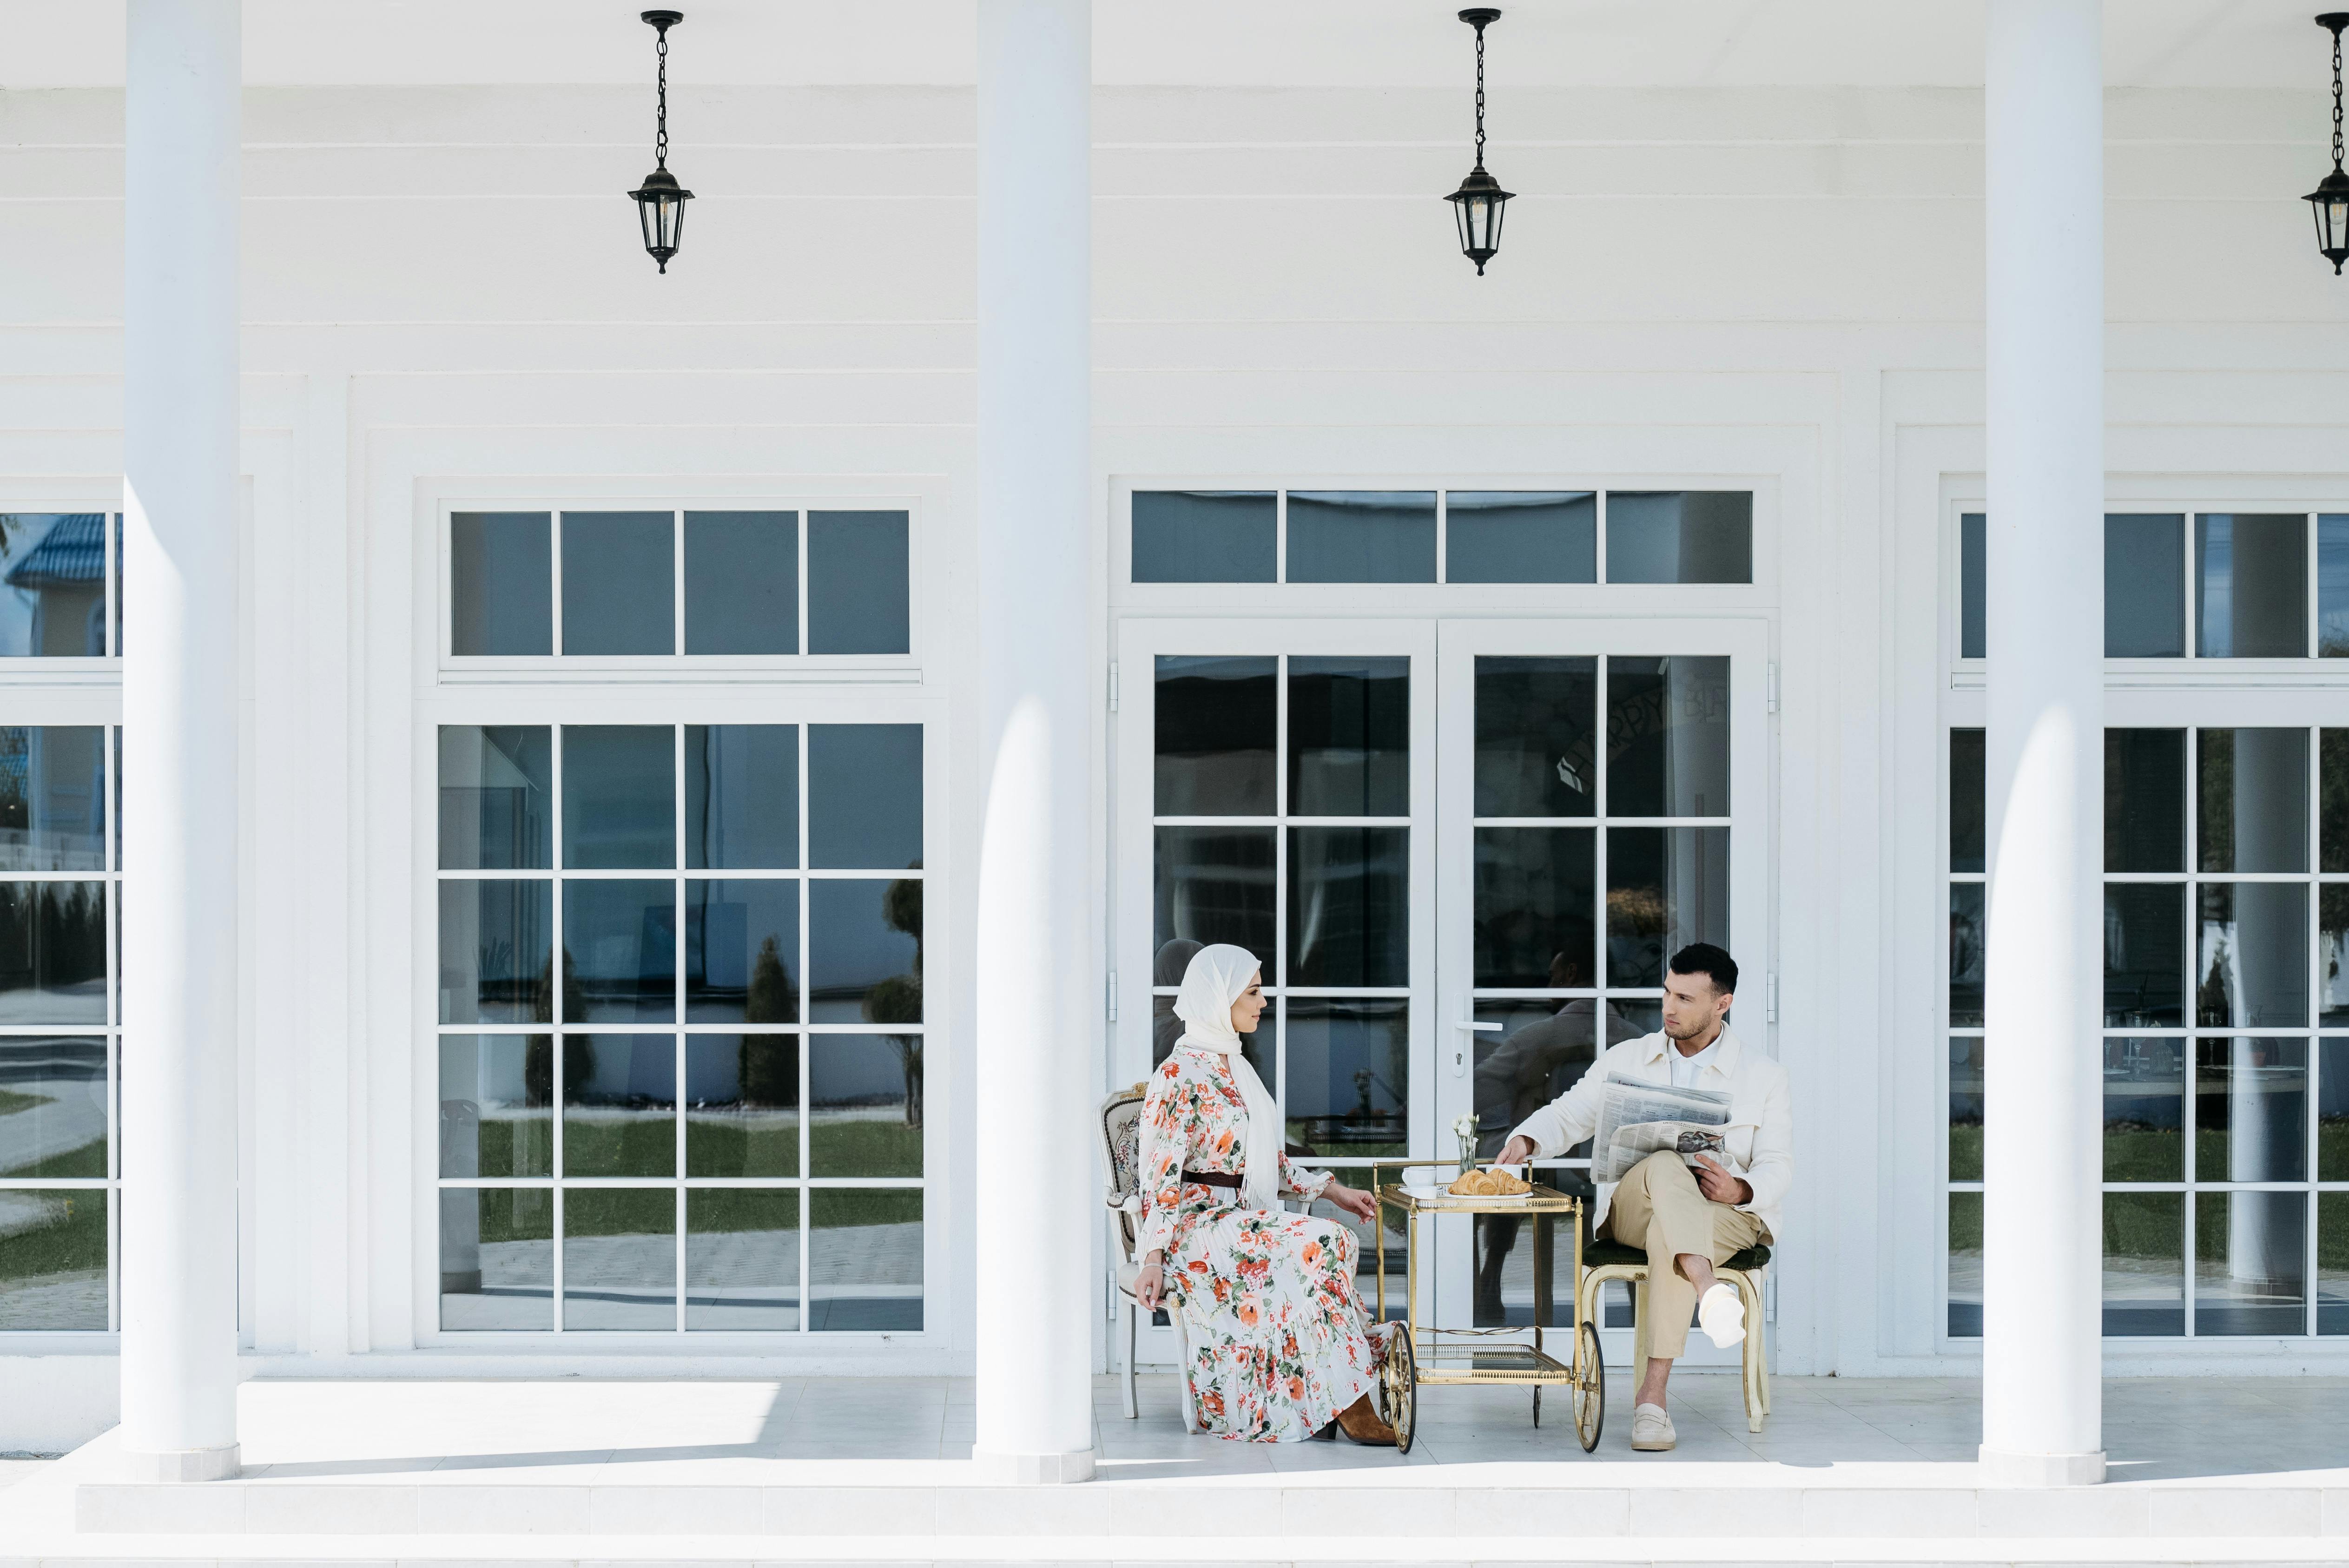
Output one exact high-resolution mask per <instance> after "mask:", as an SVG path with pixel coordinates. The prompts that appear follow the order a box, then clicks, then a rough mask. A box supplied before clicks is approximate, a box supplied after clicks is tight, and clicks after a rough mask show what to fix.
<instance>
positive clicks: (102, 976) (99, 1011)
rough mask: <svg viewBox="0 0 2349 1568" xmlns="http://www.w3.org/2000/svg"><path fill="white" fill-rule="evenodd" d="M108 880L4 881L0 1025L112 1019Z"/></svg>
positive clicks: (0, 927)
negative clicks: (108, 989)
mask: <svg viewBox="0 0 2349 1568" xmlns="http://www.w3.org/2000/svg"><path fill="white" fill-rule="evenodd" d="M104 887H105V884H104V883H103V882H0V1024H103V1023H105V1022H106V904H105V900H104V896H103V892H102V890H103V889H104Z"/></svg>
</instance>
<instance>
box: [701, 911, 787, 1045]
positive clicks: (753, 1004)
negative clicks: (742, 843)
mask: <svg viewBox="0 0 2349 1568" xmlns="http://www.w3.org/2000/svg"><path fill="white" fill-rule="evenodd" d="M799 972H800V884H799V881H798V879H797V878H794V877H774V878H762V879H761V880H759V881H757V882H739V881H738V882H703V881H701V880H699V879H698V878H697V879H695V880H693V881H690V882H687V883H686V884H685V1017H686V1022H688V1023H689V1024H734V1023H747V1024H795V1023H797V1022H799V1016H800V993H799V982H798V980H797V978H796V976H797V975H798V974H799Z"/></svg>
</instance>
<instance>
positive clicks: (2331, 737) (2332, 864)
mask: <svg viewBox="0 0 2349 1568" xmlns="http://www.w3.org/2000/svg"><path fill="white" fill-rule="evenodd" d="M2317 762H2318V768H2319V776H2318V779H2317V799H2316V814H2317V825H2318V828H2319V830H2320V834H2319V837H2320V841H2321V844H2320V853H2321V858H2320V860H2319V861H2318V864H2317V870H2319V871H2326V872H2349V729H2324V730H2319V731H2318V732H2317Z"/></svg>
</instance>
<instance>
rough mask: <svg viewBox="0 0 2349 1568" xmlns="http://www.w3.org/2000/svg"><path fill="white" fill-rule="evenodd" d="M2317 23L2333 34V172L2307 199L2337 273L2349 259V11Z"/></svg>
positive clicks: (2322, 244)
mask: <svg viewBox="0 0 2349 1568" xmlns="http://www.w3.org/2000/svg"><path fill="white" fill-rule="evenodd" d="M2316 25H2317V26H2320V27H2323V28H2324V29H2326V30H2327V31H2328V32H2330V33H2331V34H2332V35H2333V172H2332V173H2330V174H2328V175H2326V176H2325V177H2324V178H2323V180H2321V181H2317V185H2316V189H2315V190H2313V191H2310V192H2309V193H2308V195H2307V197H2306V201H2307V202H2308V205H2309V208H2310V210H2311V211H2313V212H2314V213H2315V214H2316V248H2317V249H2318V250H2319V251H2321V252H2323V253H2324V259H2325V260H2326V261H2328V262H2331V263H2333V273H2334V274H2335V275H2336V276H2337V275H2339V273H2340V271H2341V266H2342V263H2344V262H2349V173H2344V172H2343V171H2342V168H2341V30H2342V29H2343V28H2344V27H2349V11H2327V12H2326V13H2325V14H2324V15H2322V16H2319V17H2318V18H2317V19H2316Z"/></svg>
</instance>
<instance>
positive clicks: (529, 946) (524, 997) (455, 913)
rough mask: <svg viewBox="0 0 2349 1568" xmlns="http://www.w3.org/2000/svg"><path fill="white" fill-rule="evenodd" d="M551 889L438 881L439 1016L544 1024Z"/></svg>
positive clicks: (455, 1021)
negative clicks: (439, 882)
mask: <svg viewBox="0 0 2349 1568" xmlns="http://www.w3.org/2000/svg"><path fill="white" fill-rule="evenodd" d="M553 944H554V891H553V889H552V887H551V886H550V884H548V883H546V882H535V881H533V882H520V881H512V880H508V881H502V882H442V883H441V884H440V1021H441V1022H442V1023H444V1024H543V1023H544V1022H546V1021H547V1019H548V1018H549V1017H550V1016H551V1013H550V1010H549V1009H550V1000H549V997H548V995H547V979H548V970H549V964H548V958H549V955H550V954H551V953H552V952H553Z"/></svg>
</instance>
